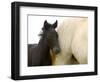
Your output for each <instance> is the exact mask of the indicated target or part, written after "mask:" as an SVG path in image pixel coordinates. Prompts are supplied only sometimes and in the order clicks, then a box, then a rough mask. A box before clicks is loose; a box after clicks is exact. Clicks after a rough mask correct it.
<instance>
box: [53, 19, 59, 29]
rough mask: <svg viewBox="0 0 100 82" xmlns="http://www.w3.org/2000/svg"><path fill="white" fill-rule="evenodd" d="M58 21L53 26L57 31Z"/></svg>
mask: <svg viewBox="0 0 100 82" xmlns="http://www.w3.org/2000/svg"><path fill="white" fill-rule="evenodd" d="M57 24H58V21H57V20H56V22H55V23H54V24H53V28H54V29H55V28H56V27H57Z"/></svg>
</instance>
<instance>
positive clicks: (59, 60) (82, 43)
mask: <svg viewBox="0 0 100 82" xmlns="http://www.w3.org/2000/svg"><path fill="white" fill-rule="evenodd" d="M57 32H58V35H59V44H60V48H61V52H60V53H59V54H56V55H55V59H53V64H54V65H65V64H87V63H88V18H69V19H67V20H64V21H63V23H62V24H61V25H60V26H59V27H58V29H57ZM52 54H53V53H52Z"/></svg>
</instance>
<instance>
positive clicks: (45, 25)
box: [42, 20, 48, 30]
mask: <svg viewBox="0 0 100 82" xmlns="http://www.w3.org/2000/svg"><path fill="white" fill-rule="evenodd" d="M47 27H48V22H47V20H45V21H44V26H43V28H42V30H47Z"/></svg>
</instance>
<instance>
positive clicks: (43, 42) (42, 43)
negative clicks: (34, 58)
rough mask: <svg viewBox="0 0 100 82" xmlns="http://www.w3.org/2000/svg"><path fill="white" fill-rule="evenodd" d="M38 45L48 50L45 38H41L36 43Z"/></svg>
mask: <svg viewBox="0 0 100 82" xmlns="http://www.w3.org/2000/svg"><path fill="white" fill-rule="evenodd" d="M38 45H39V46H40V47H41V48H42V49H44V50H45V51H46V50H48V51H49V50H50V48H49V46H48V44H47V41H46V39H45V38H41V39H40V41H39V43H38Z"/></svg>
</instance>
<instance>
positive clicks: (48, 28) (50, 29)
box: [42, 20, 60, 54]
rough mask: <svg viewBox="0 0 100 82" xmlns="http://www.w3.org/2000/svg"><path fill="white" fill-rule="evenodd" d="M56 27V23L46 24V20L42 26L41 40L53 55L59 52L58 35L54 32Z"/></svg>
mask: <svg viewBox="0 0 100 82" xmlns="http://www.w3.org/2000/svg"><path fill="white" fill-rule="evenodd" d="M56 27H57V21H56V22H55V23H54V24H50V23H48V22H47V21H46V20H45V21H44V25H43V28H42V30H43V34H42V36H43V38H45V40H46V43H47V45H48V46H49V48H50V49H51V50H52V51H53V52H54V53H55V54H57V53H59V52H60V47H59V42H58V34H57V32H56V31H55V28H56Z"/></svg>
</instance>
